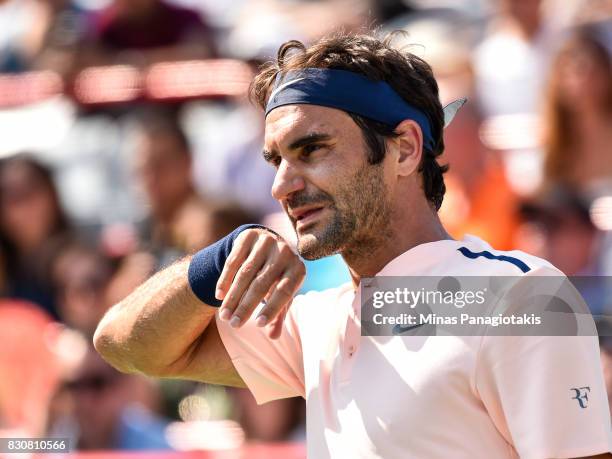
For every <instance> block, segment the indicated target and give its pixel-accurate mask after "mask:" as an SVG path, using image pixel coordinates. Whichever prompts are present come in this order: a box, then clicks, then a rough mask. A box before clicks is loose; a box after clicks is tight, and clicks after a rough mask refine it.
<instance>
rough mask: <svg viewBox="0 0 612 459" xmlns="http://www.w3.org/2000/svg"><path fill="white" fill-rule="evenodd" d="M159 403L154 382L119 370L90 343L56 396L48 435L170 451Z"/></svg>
mask: <svg viewBox="0 0 612 459" xmlns="http://www.w3.org/2000/svg"><path fill="white" fill-rule="evenodd" d="M159 404H160V399H159V392H158V389H157V387H156V386H155V383H154V382H153V381H152V380H148V379H146V378H144V377H141V376H135V375H127V374H123V373H119V372H118V371H116V370H115V369H113V368H112V367H111V366H109V365H108V364H107V363H106V362H104V361H103V360H102V358H101V357H100V356H99V355H98V354H97V353H96V352H95V350H94V349H93V347H90V348H89V349H88V351H87V353H86V355H85V358H84V360H83V362H82V364H81V366H80V367H79V368H78V370H77V371H76V373H75V374H74V375H73V376H72V377H71V378H70V379H69V380H68V381H67V382H66V383H65V385H64V386H63V388H61V389H60V391H59V392H58V393H57V394H56V396H55V398H54V402H53V410H52V413H53V419H52V420H51V423H50V428H49V432H48V434H50V435H54V436H65V437H68V438H71V439H72V440H73V441H75V442H73V443H72V444H73V445H74V444H76V447H77V449H79V450H100V449H122V450H133V449H157V450H159V449H168V444H167V442H166V439H165V435H164V431H165V427H166V421H165V420H164V419H162V418H160V417H159V416H158V415H156V414H155V413H156V411H157V410H158V408H159Z"/></svg>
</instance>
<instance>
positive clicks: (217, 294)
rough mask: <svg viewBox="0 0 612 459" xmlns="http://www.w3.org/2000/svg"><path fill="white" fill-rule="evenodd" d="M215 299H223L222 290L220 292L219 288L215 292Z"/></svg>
mask: <svg viewBox="0 0 612 459" xmlns="http://www.w3.org/2000/svg"><path fill="white" fill-rule="evenodd" d="M215 298H216V299H218V300H220V299H222V298H223V290H221V289H220V288H218V289H217V290H215Z"/></svg>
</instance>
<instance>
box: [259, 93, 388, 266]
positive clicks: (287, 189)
mask: <svg viewBox="0 0 612 459" xmlns="http://www.w3.org/2000/svg"><path fill="white" fill-rule="evenodd" d="M366 148H367V147H366V145H365V142H364V140H363V136H362V133H361V130H360V128H359V127H358V126H357V125H356V124H355V122H354V121H353V120H352V118H351V117H350V116H349V115H348V114H346V113H345V112H343V111H341V110H336V109H332V108H327V107H321V106H316V105H288V106H285V107H279V108H276V109H275V110H274V111H272V112H271V113H270V114H269V115H268V117H267V118H266V134H265V146H264V157H265V158H266V160H267V161H269V162H270V163H272V164H273V165H274V166H275V167H276V168H277V172H276V177H275V180H274V184H273V186H272V196H274V198H276V199H277V200H278V201H279V202H280V203H281V205H282V206H283V209H284V210H285V212H286V213H287V214H288V216H289V218H290V220H291V222H292V224H293V227H294V229H295V232H296V235H297V239H298V251H299V253H300V255H301V256H302V257H304V258H306V259H309V260H313V259H317V258H321V257H324V256H328V255H332V254H334V253H338V252H345V251H347V250H351V251H356V250H360V249H363V248H365V247H366V246H370V244H371V243H372V242H374V241H376V240H377V239H378V238H380V237H382V234H383V233H385V231H384V228H385V226H386V225H388V221H389V214H390V199H389V196H388V195H389V193H388V192H387V186H386V181H388V180H389V177H388V174H385V169H384V164H385V161H383V162H382V163H381V164H378V165H370V164H369V163H368V162H367V159H366Z"/></svg>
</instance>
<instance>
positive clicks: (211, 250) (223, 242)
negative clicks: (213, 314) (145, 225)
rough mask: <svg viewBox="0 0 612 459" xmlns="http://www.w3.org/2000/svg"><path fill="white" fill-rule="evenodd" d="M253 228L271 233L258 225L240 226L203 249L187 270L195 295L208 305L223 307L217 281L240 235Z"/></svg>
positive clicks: (195, 256) (192, 259) (194, 257)
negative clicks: (217, 293) (216, 294)
mask: <svg viewBox="0 0 612 459" xmlns="http://www.w3.org/2000/svg"><path fill="white" fill-rule="evenodd" d="M251 228H263V229H266V230H268V231H271V230H270V229H269V228H266V227H265V226H262V225H257V224H248V225H242V226H239V227H238V228H236V229H235V230H234V231H232V232H231V233H229V234H228V235H227V236H225V237H224V238H223V239H220V240H218V241H217V242H215V243H214V244H212V245H209V246H208V247H205V248H203V249H202V250H200V251H199V252H197V253H196V254H195V255H194V256H193V257H192V258H191V262H190V263H189V269H188V270H187V278H188V279H189V286H190V287H191V290H193V293H195V295H196V296H197V297H198V298H199V299H200V300H201V301H203V302H204V303H206V304H207V305H209V306H215V307H217V308H218V307H219V306H221V304H222V301H221V300H218V299H217V298H216V297H215V290H216V288H217V281H218V280H219V277H221V272H223V266H225V260H227V257H229V254H230V252H231V251H232V247H233V245H234V241H235V240H236V238H237V237H238V235H239V234H240V233H242V232H243V231H244V230H247V229H251ZM272 232H273V231H272ZM275 234H276V233H275Z"/></svg>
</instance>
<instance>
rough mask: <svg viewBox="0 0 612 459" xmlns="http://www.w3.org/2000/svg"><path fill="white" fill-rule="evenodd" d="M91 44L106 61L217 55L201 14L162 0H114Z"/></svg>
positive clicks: (105, 11)
mask: <svg viewBox="0 0 612 459" xmlns="http://www.w3.org/2000/svg"><path fill="white" fill-rule="evenodd" d="M92 44H93V45H94V46H96V47H97V48H98V49H99V51H101V52H102V55H103V58H104V59H105V60H107V61H109V60H110V61H112V62H116V61H127V62H130V63H132V64H136V65H140V64H148V63H152V62H158V61H162V60H163V61H167V60H186V59H195V58H208V57H214V56H215V55H216V51H215V45H214V42H213V36H212V31H211V30H210V28H209V27H208V26H207V25H206V24H205V23H204V22H203V21H202V18H201V16H200V15H199V14H198V13H197V12H195V11H192V10H189V9H185V8H182V7H179V6H177V5H176V3H170V2H165V1H163V0H114V1H113V2H112V3H111V5H109V7H108V8H106V9H105V10H104V11H102V12H101V13H100V15H99V18H98V20H97V21H96V24H95V36H94V37H93V43H92Z"/></svg>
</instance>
